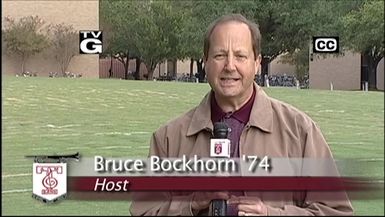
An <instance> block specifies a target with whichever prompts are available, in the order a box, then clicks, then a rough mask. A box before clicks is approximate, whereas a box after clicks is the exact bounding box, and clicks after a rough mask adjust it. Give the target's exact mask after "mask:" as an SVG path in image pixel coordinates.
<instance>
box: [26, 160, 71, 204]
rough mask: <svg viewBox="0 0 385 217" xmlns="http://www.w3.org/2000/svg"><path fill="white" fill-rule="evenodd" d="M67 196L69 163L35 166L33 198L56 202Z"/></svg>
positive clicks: (39, 164) (36, 164) (38, 164)
mask: <svg viewBox="0 0 385 217" xmlns="http://www.w3.org/2000/svg"><path fill="white" fill-rule="evenodd" d="M66 195H67V163H34V164H33V197H34V198H36V199H40V200H42V201H43V202H46V203H47V202H55V201H57V200H58V199H62V198H65V197H66Z"/></svg>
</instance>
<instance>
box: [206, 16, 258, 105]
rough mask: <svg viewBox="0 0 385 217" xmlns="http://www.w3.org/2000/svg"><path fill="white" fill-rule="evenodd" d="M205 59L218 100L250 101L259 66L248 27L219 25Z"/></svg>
mask: <svg viewBox="0 0 385 217" xmlns="http://www.w3.org/2000/svg"><path fill="white" fill-rule="evenodd" d="M207 55H208V56H207V58H206V57H205V70H206V73H207V80H208V82H209V84H210V86H211V88H212V89H213V90H214V92H215V96H216V97H218V98H219V100H221V99H222V100H231V99H238V100H239V99H241V100H247V99H248V97H250V96H251V94H252V92H253V81H254V78H255V74H256V73H257V69H258V67H259V65H260V61H261V57H260V55H259V56H258V57H257V58H255V57H254V52H253V47H252V39H251V33H250V30H249V28H248V26H247V25H246V24H244V23H239V22H227V23H223V24H219V25H218V26H216V27H215V29H214V30H213V32H212V34H211V37H210V48H209V51H208V54H207Z"/></svg>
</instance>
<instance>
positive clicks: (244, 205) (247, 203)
mask: <svg viewBox="0 0 385 217" xmlns="http://www.w3.org/2000/svg"><path fill="white" fill-rule="evenodd" d="M228 202H229V203H230V204H237V205H238V210H239V211H238V215H239V216H253V215H267V207H266V205H265V204H264V203H263V202H262V201H261V199H259V198H258V197H246V196H239V197H237V196H232V197H231V198H230V199H229V200H228Z"/></svg>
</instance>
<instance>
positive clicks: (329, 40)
mask: <svg viewBox="0 0 385 217" xmlns="http://www.w3.org/2000/svg"><path fill="white" fill-rule="evenodd" d="M339 50H340V49H339V38H338V37H321V36H317V37H313V52H314V53H338V52H339Z"/></svg>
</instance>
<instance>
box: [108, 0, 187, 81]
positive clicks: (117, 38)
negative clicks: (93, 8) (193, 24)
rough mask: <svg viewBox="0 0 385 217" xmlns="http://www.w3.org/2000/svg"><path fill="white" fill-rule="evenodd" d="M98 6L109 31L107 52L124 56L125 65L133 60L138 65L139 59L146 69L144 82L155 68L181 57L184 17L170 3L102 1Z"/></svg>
mask: <svg viewBox="0 0 385 217" xmlns="http://www.w3.org/2000/svg"><path fill="white" fill-rule="evenodd" d="M101 5H102V6H101V10H102V11H101V15H102V17H103V19H104V21H103V22H105V25H109V26H111V27H112V28H111V29H112V33H111V34H112V37H111V41H110V48H109V50H111V51H112V52H114V53H121V54H124V59H125V61H128V59H129V58H136V59H137V62H139V63H140V61H138V58H139V59H140V60H141V61H142V62H143V63H144V64H145V65H146V67H147V71H148V74H147V79H152V75H153V72H154V69H155V67H156V65H157V64H159V63H161V62H163V61H164V60H166V59H176V58H178V57H179V56H180V53H181V47H180V40H181V37H180V35H179V34H180V32H181V28H182V22H181V19H182V18H183V16H180V15H179V11H178V10H173V5H172V2H170V1H105V0H103V1H101ZM120 56H122V57H123V55H120ZM125 66H126V67H128V62H127V64H126V65H125ZM138 69H139V67H138V66H137V72H138V71H139V70H138Z"/></svg>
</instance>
